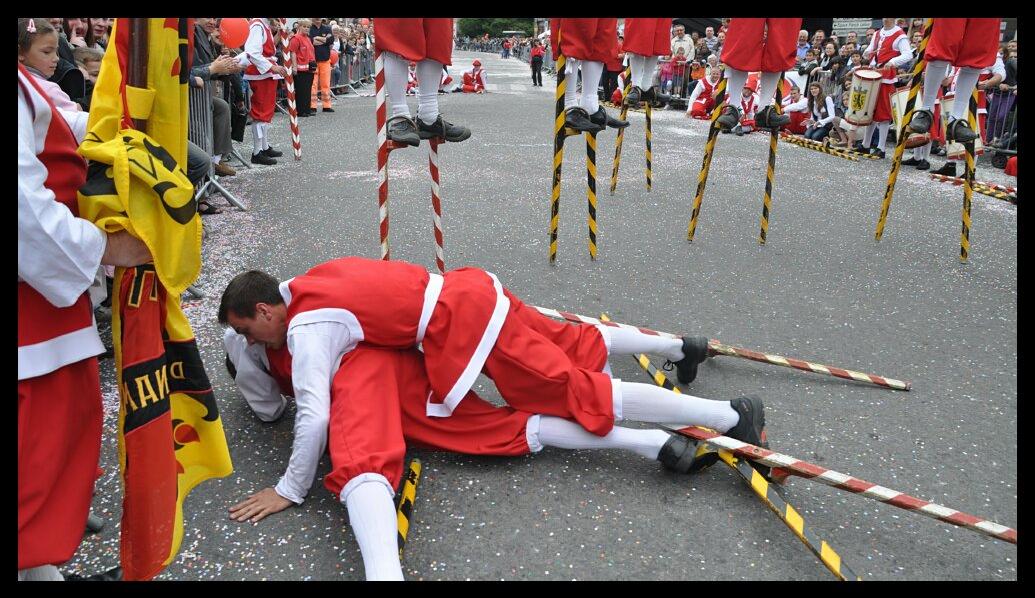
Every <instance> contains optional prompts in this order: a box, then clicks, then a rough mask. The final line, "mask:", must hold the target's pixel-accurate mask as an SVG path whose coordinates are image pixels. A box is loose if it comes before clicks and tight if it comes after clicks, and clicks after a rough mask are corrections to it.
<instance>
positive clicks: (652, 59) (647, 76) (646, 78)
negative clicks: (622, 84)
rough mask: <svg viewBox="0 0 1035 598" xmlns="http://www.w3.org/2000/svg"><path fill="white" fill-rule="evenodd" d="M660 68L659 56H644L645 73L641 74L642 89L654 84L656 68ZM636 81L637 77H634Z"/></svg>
mask: <svg viewBox="0 0 1035 598" xmlns="http://www.w3.org/2000/svg"><path fill="white" fill-rule="evenodd" d="M656 68H658V57H657V56H644V57H643V75H641V76H640V79H639V82H640V89H650V86H651V85H654V69H656ZM633 81H636V79H633Z"/></svg>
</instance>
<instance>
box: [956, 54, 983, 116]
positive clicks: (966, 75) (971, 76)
mask: <svg viewBox="0 0 1035 598" xmlns="http://www.w3.org/2000/svg"><path fill="white" fill-rule="evenodd" d="M979 75H981V69H972V68H970V67H966V66H964V67H960V74H959V77H957V78H956V101H955V102H953V103H952V120H955V119H957V118H962V119H966V118H967V110H969V109H970V96H972V95H973V94H974V88H975V87H977V80H978V76H979Z"/></svg>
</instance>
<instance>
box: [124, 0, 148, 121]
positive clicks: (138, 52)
mask: <svg viewBox="0 0 1035 598" xmlns="http://www.w3.org/2000/svg"><path fill="white" fill-rule="evenodd" d="M147 33H148V19H138V18H131V19H129V60H128V61H127V62H128V64H127V65H126V66H127V69H126V70H127V71H128V73H129V80H128V81H127V82H126V84H127V85H130V86H131V87H139V88H141V89H147V44H148V39H147ZM133 128H135V129H136V130H138V131H144V132H146V130H145V129H146V128H147V119H146V118H141V119H138V118H134V119H133Z"/></svg>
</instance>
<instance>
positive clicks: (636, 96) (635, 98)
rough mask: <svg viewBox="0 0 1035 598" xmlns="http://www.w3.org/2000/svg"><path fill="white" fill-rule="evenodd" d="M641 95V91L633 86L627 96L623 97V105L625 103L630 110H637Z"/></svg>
mask: <svg viewBox="0 0 1035 598" xmlns="http://www.w3.org/2000/svg"><path fill="white" fill-rule="evenodd" d="M642 93H643V90H642V89H640V88H639V87H637V86H635V85H633V86H632V87H630V88H629V95H627V96H625V103H626V105H627V106H629V107H630V108H639V107H640V96H641V94H642Z"/></svg>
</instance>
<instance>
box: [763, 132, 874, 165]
mask: <svg viewBox="0 0 1035 598" xmlns="http://www.w3.org/2000/svg"><path fill="white" fill-rule="evenodd" d="M781 137H783V140H784V141H785V142H786V143H791V144H793V145H797V146H798V147H803V148H805V149H810V150H814V151H817V152H822V153H824V154H829V155H831V156H837V157H838V158H844V159H845V160H849V161H851V162H858V161H859V159H860V158H865V157H866V156H865V155H864V154H860V153H859V152H853V151H847V150H843V149H840V148H833V147H827V146H825V145H823V144H822V143H815V142H813V141H809V140H808V139H804V138H801V137H797V136H795V135H781Z"/></svg>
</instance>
